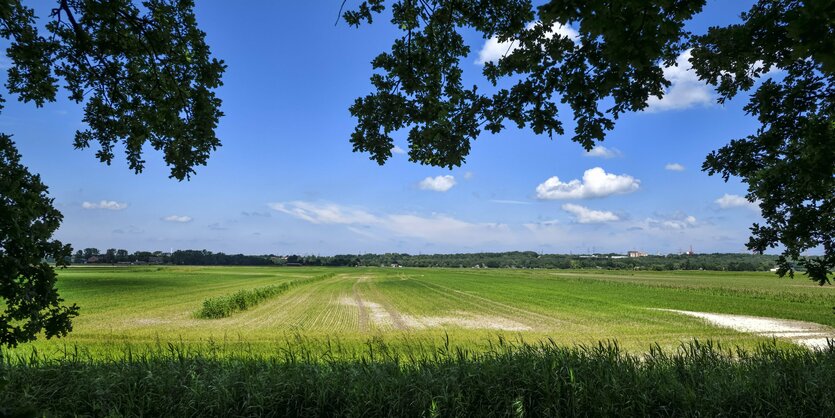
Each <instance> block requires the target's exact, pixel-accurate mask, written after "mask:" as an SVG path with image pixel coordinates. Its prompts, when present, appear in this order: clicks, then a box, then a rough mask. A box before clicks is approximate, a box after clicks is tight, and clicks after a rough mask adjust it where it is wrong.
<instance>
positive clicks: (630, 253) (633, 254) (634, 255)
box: [626, 250, 647, 258]
mask: <svg viewBox="0 0 835 418" xmlns="http://www.w3.org/2000/svg"><path fill="white" fill-rule="evenodd" d="M626 255H627V256H629V258H637V257H646V256H647V253H644V252H641V251H635V250H632V251H627V253H626Z"/></svg>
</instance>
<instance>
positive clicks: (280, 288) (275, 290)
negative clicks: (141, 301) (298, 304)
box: [194, 273, 335, 319]
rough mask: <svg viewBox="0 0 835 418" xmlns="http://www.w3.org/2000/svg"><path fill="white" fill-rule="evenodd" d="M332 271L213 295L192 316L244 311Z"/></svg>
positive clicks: (324, 276) (221, 316) (216, 316)
mask: <svg viewBox="0 0 835 418" xmlns="http://www.w3.org/2000/svg"><path fill="white" fill-rule="evenodd" d="M334 275H335V274H334V273H328V274H323V275H321V276H316V277H311V278H308V279H302V280H294V281H291V282H287V283H282V284H276V285H270V286H264V287H256V288H254V289H241V290H238V291H237V292H235V293H232V294H231V295H223V296H215V297H211V298H207V299H204V300H203V306H202V307H201V308H200V310H198V311H197V312H195V313H194V316H195V317H197V318H201V319H218V318H226V317H228V316H231V315H232V314H234V313H236V312H241V311H245V310H247V309H249V308H251V307H253V306H255V305H258V304H259V303H261V302H264V301H265V300H267V299H271V298H274V297H276V296H278V295H280V294H282V293H284V292H287V291H288V290H290V289H291V288H293V287H297V286H302V285H306V284H310V283H313V282H316V281H319V280H324V279H328V278H331V277H333V276H334Z"/></svg>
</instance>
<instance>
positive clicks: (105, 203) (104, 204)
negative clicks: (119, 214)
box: [81, 200, 128, 210]
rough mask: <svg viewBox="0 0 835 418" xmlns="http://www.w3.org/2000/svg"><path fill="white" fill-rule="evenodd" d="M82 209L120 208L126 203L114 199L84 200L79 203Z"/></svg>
mask: <svg viewBox="0 0 835 418" xmlns="http://www.w3.org/2000/svg"><path fill="white" fill-rule="evenodd" d="M81 207H82V208H84V209H107V210H122V209H126V208H127V207H128V204H127V203H122V202H116V201H114V200H102V201H100V202H98V203H96V202H84V203H82V204H81Z"/></svg>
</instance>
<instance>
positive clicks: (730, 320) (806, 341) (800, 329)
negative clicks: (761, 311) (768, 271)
mask: <svg viewBox="0 0 835 418" xmlns="http://www.w3.org/2000/svg"><path fill="white" fill-rule="evenodd" d="M659 310H660V311H666V312H674V313H677V314H682V315H687V316H692V317H695V318H701V319H704V320H705V321H707V322H708V323H710V324H712V325H716V326H719V327H723V328H730V329H733V330H735V331H739V332H750V333H754V334H757V335H761V336H763V337H773V338H788V339H790V340H792V341H793V342H794V343H796V344H799V345H802V346H805V347H809V348H818V349H824V348H826V347H827V346H828V342H827V339H830V340H835V329H832V328H829V327H826V326H823V325H820V324H816V323H813V322H804V321H792V320H788V319H779V318H764V317H759V316H747V315H727V314H717V313H707V312H692V311H680V310H676V309H659Z"/></svg>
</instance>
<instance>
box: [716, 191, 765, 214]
mask: <svg viewBox="0 0 835 418" xmlns="http://www.w3.org/2000/svg"><path fill="white" fill-rule="evenodd" d="M714 202H715V203H716V204H717V205H719V207H720V208H722V209H730V208H748V209H751V210H756V211H759V210H760V206H759V204H758V203H757V202H750V201H748V199H746V198H745V197H744V196H739V195H735V194H727V193H725V194H724V195H722V197H720V198H718V199H716V200H715V201H714Z"/></svg>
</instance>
